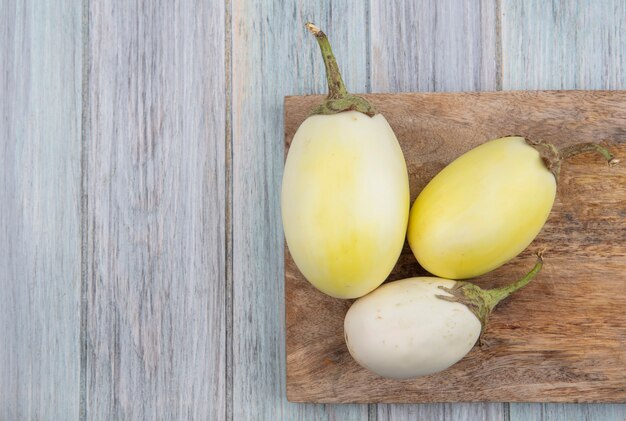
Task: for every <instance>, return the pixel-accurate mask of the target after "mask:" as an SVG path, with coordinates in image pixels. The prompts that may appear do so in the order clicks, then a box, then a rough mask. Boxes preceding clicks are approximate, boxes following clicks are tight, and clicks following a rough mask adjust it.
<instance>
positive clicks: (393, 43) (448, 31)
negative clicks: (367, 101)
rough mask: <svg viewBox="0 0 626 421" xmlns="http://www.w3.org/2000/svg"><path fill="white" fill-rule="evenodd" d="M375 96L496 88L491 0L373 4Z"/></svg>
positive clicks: (492, 6)
mask: <svg viewBox="0 0 626 421" xmlns="http://www.w3.org/2000/svg"><path fill="white" fill-rule="evenodd" d="M371 8H372V9H371V12H370V15H371V26H370V31H371V86H372V91H373V92H413V91H474V90H482V91H489V90H495V89H496V83H497V78H496V73H497V66H496V57H497V54H496V35H497V34H496V2H495V0H462V1H458V0H444V1H440V0H422V1H417V2H400V1H373V2H371Z"/></svg>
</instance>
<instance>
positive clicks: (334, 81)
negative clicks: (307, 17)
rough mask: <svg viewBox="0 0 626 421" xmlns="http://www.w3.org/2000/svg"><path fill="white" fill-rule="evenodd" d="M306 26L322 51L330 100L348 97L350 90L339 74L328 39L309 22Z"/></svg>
mask: <svg viewBox="0 0 626 421" xmlns="http://www.w3.org/2000/svg"><path fill="white" fill-rule="evenodd" d="M305 26H306V29H308V30H309V32H310V33H312V34H313V35H314V36H315V39H316V40H317V44H318V45H319V46H320V50H321V51H322V58H323V59H324V67H326V80H327V81H328V99H342V98H345V97H346V96H347V95H348V90H347V89H346V84H345V83H344V82H343V78H342V77H341V72H339V66H338V65H337V60H336V59H335V55H334V54H333V49H332V48H331V47H330V42H329V41H328V37H327V36H326V34H325V33H324V32H322V30H321V29H320V28H318V27H317V26H315V25H314V24H312V23H311V22H307V23H306V24H305Z"/></svg>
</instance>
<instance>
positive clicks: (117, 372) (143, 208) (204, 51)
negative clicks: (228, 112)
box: [84, 1, 226, 420]
mask: <svg viewBox="0 0 626 421" xmlns="http://www.w3.org/2000/svg"><path fill="white" fill-rule="evenodd" d="M223 16H224V5H223V4H221V3H211V2H209V3H207V2H204V1H193V2H187V3H185V4H184V5H181V6H179V7H174V6H173V4H172V3H171V2H168V1H148V2H139V3H125V2H124V3H117V2H115V1H111V2H107V1H100V2H94V3H93V4H91V6H90V8H89V22H90V40H89V41H90V42H89V49H90V51H91V54H90V61H89V73H88V80H89V82H88V86H89V88H88V93H87V95H88V99H89V109H88V112H87V117H86V118H87V121H86V124H87V126H88V130H89V134H88V136H87V139H86V142H87V148H88V153H87V162H86V171H87V180H88V181H87V191H88V197H89V199H88V204H87V218H88V221H87V227H86V229H87V249H86V252H87V255H86V256H85V258H86V259H87V261H88V267H87V274H86V280H85V281H86V286H87V291H86V303H85V305H86V309H87V310H86V321H85V323H86V333H85V335H86V344H85V347H86V349H85V353H86V368H85V370H86V374H85V375H86V390H85V392H84V393H85V402H86V404H85V405H86V406H85V411H86V414H87V418H88V419H101V420H106V419H183V418H188V419H200V418H204V417H206V416H207V414H224V413H225V410H226V408H225V393H226V387H225V383H226V377H225V373H226V364H225V355H226V348H225V346H224V344H225V342H226V340H225V332H226V330H225V319H226V312H225V309H226V305H225V303H226V266H225V252H224V244H225V229H226V228H225V224H224V218H225V209H226V208H225V198H226V192H225V190H226V189H225V174H226V173H225V160H224V157H225V142H224V133H225V130H226V126H225V108H226V100H225V96H224V89H225V83H226V82H225V80H226V79H225V73H224V72H225V59H224V56H223V55H218V56H217V57H215V56H213V53H214V51H223V50H224V43H225V37H224V20H223V18H222V17H223ZM207 87H211V89H207Z"/></svg>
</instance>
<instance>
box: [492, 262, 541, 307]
mask: <svg viewBox="0 0 626 421" xmlns="http://www.w3.org/2000/svg"><path fill="white" fill-rule="evenodd" d="M542 266H543V252H542V251H540V252H539V253H537V263H535V266H534V267H533V268H532V269H531V271H530V272H528V273H527V274H526V275H524V276H523V277H522V278H520V279H518V280H517V281H515V282H512V283H510V284H508V285H505V286H503V287H500V288H493V289H489V290H487V291H485V293H486V294H485V295H486V296H485V304H486V305H487V307H488V308H489V311H491V310H493V309H494V308H495V306H497V305H498V303H499V302H500V301H502V300H504V299H505V298H506V297H508V296H509V295H511V294H513V293H514V292H515V291H517V290H519V289H521V288H523V287H525V286H526V285H528V283H529V282H530V281H532V280H533V278H534V277H535V276H536V275H537V274H538V273H539V271H540V270H541V267H542Z"/></svg>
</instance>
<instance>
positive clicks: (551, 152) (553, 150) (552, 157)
mask: <svg viewBox="0 0 626 421" xmlns="http://www.w3.org/2000/svg"><path fill="white" fill-rule="evenodd" d="M524 140H526V143H527V144H528V145H530V146H532V147H533V148H535V149H536V150H537V152H539V156H540V157H541V160H542V161H543V163H544V165H545V166H546V168H547V169H548V171H550V172H551V173H552V174H553V175H554V178H555V180H556V181H557V183H558V181H559V174H560V172H561V162H563V161H564V160H566V159H568V158H570V157H572V156H576V155H578V154H581V153H585V152H598V153H599V154H600V155H602V156H603V157H604V159H606V161H607V162H608V163H609V166H611V167H612V166H614V165H616V164H617V163H618V162H619V159H617V158H615V157H614V156H613V154H612V153H611V152H610V151H609V150H608V149H607V148H605V147H604V146H601V145H598V144H597V143H578V144H576V145H570V146H566V147H564V148H562V149H558V148H557V147H556V146H554V145H552V144H551V143H545V142H543V141H541V140H530V139H527V138H525V139H524Z"/></svg>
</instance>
